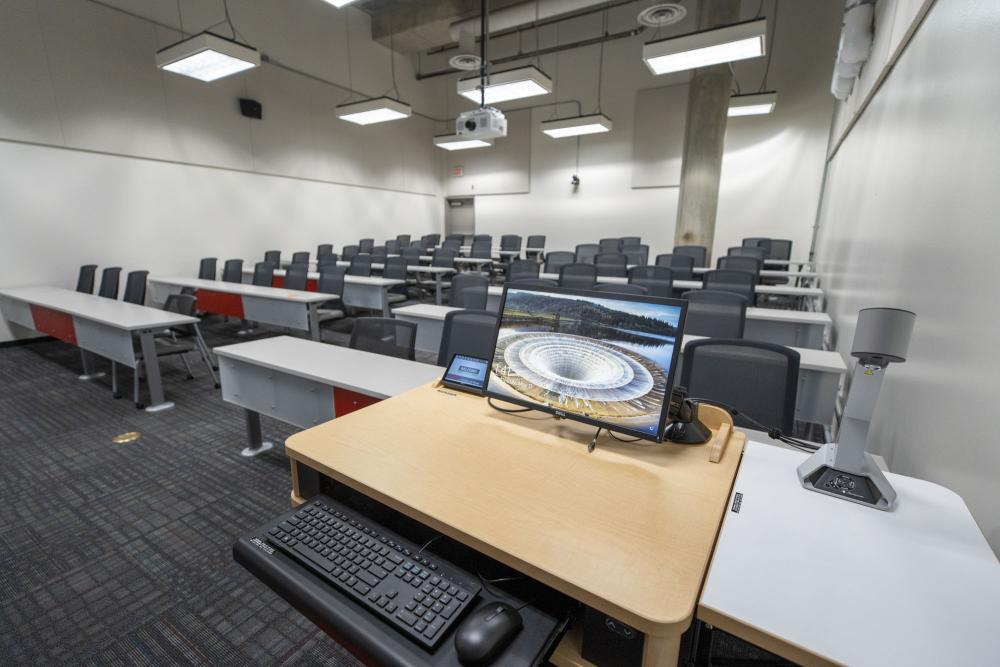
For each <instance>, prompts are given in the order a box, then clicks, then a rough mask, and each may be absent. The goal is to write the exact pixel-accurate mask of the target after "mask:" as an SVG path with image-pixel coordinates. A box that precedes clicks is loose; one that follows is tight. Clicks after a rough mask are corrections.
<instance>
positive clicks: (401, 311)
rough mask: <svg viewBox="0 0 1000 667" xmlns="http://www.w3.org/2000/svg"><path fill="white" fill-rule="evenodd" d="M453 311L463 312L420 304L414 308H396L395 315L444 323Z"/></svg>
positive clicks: (447, 307)
mask: <svg viewBox="0 0 1000 667" xmlns="http://www.w3.org/2000/svg"><path fill="white" fill-rule="evenodd" d="M453 310H462V309H461V308H453V307H452V306H438V305H435V304H433V303H418V304H415V305H413V306H403V307H402V308H394V309H393V311H392V312H393V313H394V314H395V316H396V317H399V316H400V315H402V316H404V317H405V316H407V315H409V316H410V317H419V318H423V319H427V320H441V321H444V318H445V315H447V314H448V313H450V312H451V311H453Z"/></svg>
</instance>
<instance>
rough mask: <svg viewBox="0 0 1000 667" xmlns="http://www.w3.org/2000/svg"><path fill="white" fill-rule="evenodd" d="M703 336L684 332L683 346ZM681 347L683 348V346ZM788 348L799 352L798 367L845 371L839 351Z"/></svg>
mask: <svg viewBox="0 0 1000 667" xmlns="http://www.w3.org/2000/svg"><path fill="white" fill-rule="evenodd" d="M703 338H708V336H695V335H693V334H684V347H687V345H688V343H690V342H692V341H696V340H702V339H703ZM681 349H682V350H683V349H684V348H681ZM788 349H790V350H795V351H796V352H798V353H799V368H800V369H803V370H807V371H822V372H824V373H846V372H847V364H845V363H844V358H843V357H842V356H840V352H837V351H835V350H813V349H810V348H808V347H789V348H788Z"/></svg>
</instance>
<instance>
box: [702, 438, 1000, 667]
mask: <svg viewBox="0 0 1000 667" xmlns="http://www.w3.org/2000/svg"><path fill="white" fill-rule="evenodd" d="M941 444H942V446H947V443H941ZM806 456H807V455H806V454H804V453H800V452H794V451H788V450H785V449H781V448H778V447H772V446H770V445H768V444H763V443H757V442H748V443H747V446H746V450H745V451H744V453H743V462H742V464H741V465H740V470H739V473H738V475H737V477H736V483H735V485H734V487H733V491H734V493H741V494H743V497H742V501H741V506H740V511H739V513H738V514H737V513H733V512H732V511H731V509H729V510H727V511H726V514H725V520H724V523H723V526H722V530H721V531H720V534H719V539H718V543H717V544H716V547H715V553H714V556H713V558H712V565H711V567H710V569H709V572H708V577H707V579H706V582H705V588H704V590H703V591H702V595H701V602H700V607H699V614H698V615H699V618H701V619H702V620H705V621H706V622H709V623H713V624H715V625H716V626H717V627H720V628H722V629H723V630H728V631H730V632H736V633H737V634H741V633H740V630H742V636H748V635H750V637H753V638H756V640H757V641H758V642H759V643H761V644H762V645H764V647H765V648H770V649H771V650H774V649H775V647H774V646H769V645H768V643H769V641H774V640H775V639H777V641H778V642H779V646H781V645H784V646H786V647H799V648H800V650H801V651H804V654H803V653H795V652H794V651H795V649H794V648H787V651H786V655H788V657H790V658H791V659H792V660H795V661H797V662H800V661H808V662H816V657H817V656H818V657H819V658H820V659H824V660H827V661H831V662H836V663H841V664H845V665H851V666H852V667H855V666H857V667H863V666H865V665H872V666H879V667H881V666H885V665H907V666H910V667H912V666H919V665H995V664H997V656H1000V632H998V629H1000V566H998V563H997V558H996V556H995V555H994V554H993V552H992V551H991V549H990V547H989V545H988V544H987V542H986V540H985V538H984V537H983V534H982V532H981V531H980V530H979V528H978V526H977V525H976V523H975V521H974V520H973V518H972V515H971V514H970V513H969V510H968V508H967V507H966V505H965V503H964V502H963V501H962V499H961V498H960V497H959V496H958V495H956V494H955V493H953V492H952V491H950V490H948V489H946V488H944V487H942V486H938V485H936V484H932V483H930V482H925V481H922V480H918V479H914V478H912V477H903V476H901V475H895V474H892V473H888V474H887V476H888V478H889V481H890V482H891V483H892V485H893V487H894V488H895V489H896V492H897V493H898V494H899V505H898V507H897V509H895V510H894V511H892V512H882V511H879V510H875V509H871V508H868V507H864V506H861V505H857V504H854V503H849V502H846V501H842V500H839V499H837V498H831V497H829V496H825V495H822V494H819V493H815V492H812V491H806V490H805V489H803V488H802V487H801V485H800V484H799V480H798V477H797V476H796V474H795V468H796V466H797V465H798V464H799V463H800V462H801V461H802V460H803V459H804V458H805V457H806ZM729 508H732V499H731V500H730V504H729ZM751 641H754V639H751ZM810 658H811V659H810Z"/></svg>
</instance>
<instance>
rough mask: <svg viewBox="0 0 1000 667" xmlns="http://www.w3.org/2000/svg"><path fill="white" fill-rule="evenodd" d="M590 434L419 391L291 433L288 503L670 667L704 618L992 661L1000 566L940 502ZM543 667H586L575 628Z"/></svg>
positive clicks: (732, 450)
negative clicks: (805, 484)
mask: <svg viewBox="0 0 1000 667" xmlns="http://www.w3.org/2000/svg"><path fill="white" fill-rule="evenodd" d="M262 342H263V341H262ZM291 342H292V344H294V345H295V346H313V347H319V346H317V345H316V344H313V343H309V342H308V341H291ZM251 345H255V343H247V344H241V345H237V346H233V349H239V348H242V349H244V350H250V349H251V348H250V347H249V346H251ZM224 350H225V348H222V349H220V350H217V352H218V353H219V354H220V356H222V357H223V358H234V357H233V356H230V355H227V354H226V352H225V351H224ZM296 354H298V352H297V353H296ZM261 356H267V355H261ZM293 356H294V355H293ZM306 356H307V357H308V356H309V355H308V354H307V355H306ZM278 357H280V354H279V355H278ZM278 357H275V358H274V359H272V360H271V361H270V362H269V363H268V364H264V366H265V367H266V368H271V369H272V370H273V369H274V367H275V366H276V365H277V366H278V367H281V366H286V364H285V363H284V361H283V360H280V359H279V360H278V361H276V360H275V359H278ZM258 361H259V359H258ZM255 363H256V362H255ZM410 363H412V362H410ZM292 365H294V364H291V363H290V364H287V366H292ZM331 370H332V367H331ZM440 370H441V369H435V371H436V372H440ZM299 372H300V371H294V372H293V375H297V374H299ZM302 372H308V371H305V370H303V371H302ZM333 373H334V374H336V371H333ZM230 377H231V376H230ZM226 378H227V375H226V372H225V371H224V373H223V384H224V386H225V384H226V381H227V380H226ZM414 379H415V378H414ZM335 391H336V390H335ZM407 415H420V421H421V424H422V426H421V428H420V429H412V428H408V426H407V425H408V423H409V422H408V420H407V418H406V416H407ZM591 436H592V428H591V427H585V426H583V425H580V424H576V423H574V422H568V421H565V420H555V419H552V418H550V417H548V416H545V415H542V414H538V415H529V416H527V417H525V416H514V415H509V414H504V413H500V412H497V411H495V410H492V409H490V408H489V406H488V405H487V402H486V401H485V400H484V399H482V398H481V397H476V396H472V395H468V394H461V393H458V392H454V391H451V390H448V389H444V388H441V387H439V386H438V385H437V383H434V384H420V385H418V386H416V387H415V388H412V389H410V390H408V391H404V392H403V393H400V394H398V395H396V396H394V397H392V398H389V399H387V400H383V401H380V402H375V403H372V404H370V405H368V406H367V407H365V409H363V410H355V411H352V412H350V414H348V415H346V416H343V415H341V416H338V418H337V419H335V420H333V421H330V422H327V423H325V424H321V425H319V426H316V427H313V428H310V429H309V430H307V431H304V432H301V433H298V434H296V435H293V436H291V437H290V438H289V439H288V441H287V443H286V451H287V453H288V456H289V458H290V462H291V466H292V485H293V488H292V495H291V498H292V502H293V504H296V505H298V504H300V503H302V502H304V501H305V500H308V499H309V498H310V497H312V496H313V495H315V494H317V493H320V492H323V491H324V490H325V489H328V488H330V485H334V486H344V487H347V488H349V489H351V490H352V491H354V492H356V493H360V494H362V495H363V496H365V497H368V498H371V499H374V500H376V501H378V502H379V503H382V504H383V505H386V506H388V507H389V508H391V509H392V510H395V511H397V512H400V513H401V514H403V515H405V516H406V517H409V518H410V519H412V520H415V521H418V522H420V523H422V524H424V525H426V526H429V527H430V528H432V529H433V530H435V531H438V532H440V533H441V534H444V535H446V536H448V537H450V538H452V539H454V540H457V541H459V542H461V543H463V544H465V545H467V546H469V547H471V548H473V549H475V550H477V551H479V552H481V553H485V554H486V555H488V556H490V557H492V558H494V559H496V560H498V561H500V562H502V563H504V564H506V565H508V566H510V567H512V568H513V569H515V570H517V571H518V572H520V573H522V574H524V575H527V576H529V577H531V578H533V579H535V580H536V581H538V582H541V583H542V584H545V585H547V586H549V587H551V588H553V589H555V590H557V591H559V592H561V593H563V594H565V595H566V596H568V597H570V598H572V599H575V600H577V601H579V602H581V603H583V604H584V605H587V606H589V607H591V608H593V609H596V610H598V611H599V612H601V613H603V614H606V615H608V616H609V617H612V618H613V619H616V620H617V621H619V622H624V623H626V624H628V625H629V626H631V627H632V628H634V629H637V630H639V631H640V632H641V633H643V642H644V644H643V650H642V664H643V665H646V666H651V665H657V666H660V665H670V666H671V667H672V666H673V665H676V664H677V659H678V648H679V643H680V636H681V634H682V633H683V632H684V631H685V630H687V628H688V627H689V626H690V624H691V622H692V621H693V620H694V619H695V618H699V619H701V620H704V621H706V622H708V623H710V624H712V625H714V626H715V627H718V628H721V629H724V630H726V631H728V632H731V633H732V634H735V635H736V636H739V637H742V638H744V639H746V640H748V641H751V642H753V643H756V644H758V645H760V646H763V647H764V648H767V649H768V650H771V651H773V652H775V653H777V654H779V655H781V656H784V657H786V658H788V659H791V660H794V661H797V662H799V663H801V664H807V665H814V664H815V665H840V664H849V665H879V666H881V665H887V664H906V665H938V664H969V665H973V664H975V665H979V664H991V663H992V662H993V661H994V660H995V658H996V656H997V655H998V654H1000V634H998V633H996V632H995V631H994V628H992V625H993V624H994V622H995V618H996V617H997V615H998V613H1000V568H998V566H997V561H996V557H995V556H994V555H993V553H992V551H991V550H990V548H989V546H988V544H987V543H986V541H985V539H984V538H983V536H982V533H981V532H980V531H979V529H978V527H977V526H976V524H975V522H974V521H973V519H972V517H971V515H970V513H969V511H968V509H967V508H966V507H965V504H964V503H963V502H962V501H961V499H960V498H959V497H958V496H956V495H955V494H954V493H952V492H950V491H948V490H947V489H944V488H943V487H940V486H937V485H934V484H930V483H928V482H923V481H920V480H915V479H911V478H906V477H902V476H899V475H893V474H891V473H890V474H889V478H890V480H891V482H892V483H893V485H894V487H895V488H896V489H897V491H898V492H899V496H900V504H899V507H898V508H897V509H896V510H895V511H893V512H881V511H878V510H874V509H871V508H867V507H862V506H860V505H855V504H852V503H848V502H844V501H841V500H839V499H835V498H830V497H828V496H824V495H821V494H817V493H810V492H808V491H805V490H804V489H802V488H801V486H800V484H799V482H798V479H797V476H796V473H795V468H796V466H797V465H798V463H799V462H801V461H802V460H803V459H804V458H805V456H806V454H804V453H800V452H795V451H788V450H784V449H780V448H777V447H774V446H771V445H769V444H766V443H757V442H750V443H746V445H745V442H744V436H743V433H741V432H739V431H737V432H736V433H735V434H734V437H733V438H732V439H731V440H730V442H729V445H728V446H727V447H726V448H725V449H724V450H723V452H722V455H721V458H720V460H719V462H718V463H712V462H710V460H709V456H708V447H705V446H683V445H675V444H663V445H659V446H651V447H643V446H636V445H629V444H626V443H621V442H616V441H613V440H610V439H602V440H601V443H600V444H599V446H598V447H597V449H596V450H595V451H594V452H593V453H590V454H588V453H587V447H586V444H587V442H588V441H589V440H590V438H591ZM744 445H745V446H744ZM317 585H319V584H317ZM958 610H961V611H960V612H959V611H958ZM551 661H552V662H553V663H554V664H555V665H557V666H559V667H563V666H567V665H573V666H576V667H580V666H585V665H589V664H590V663H588V662H587V661H585V660H583V658H582V657H581V652H580V633H579V631H578V629H574V630H572V631H571V632H570V633H569V634H567V635H566V637H565V638H564V640H563V641H562V643H561V644H560V645H559V646H558V647H557V648H556V650H555V652H554V654H553V655H552V656H551Z"/></svg>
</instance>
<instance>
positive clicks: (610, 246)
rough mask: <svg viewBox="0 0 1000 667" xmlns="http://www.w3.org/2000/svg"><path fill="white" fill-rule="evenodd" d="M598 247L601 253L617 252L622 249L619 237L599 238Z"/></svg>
mask: <svg viewBox="0 0 1000 667" xmlns="http://www.w3.org/2000/svg"><path fill="white" fill-rule="evenodd" d="M597 245H598V247H599V248H600V249H601V252H603V253H617V252H618V251H620V250H621V249H622V240H621V239H601V240H600V241H598V242H597Z"/></svg>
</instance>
